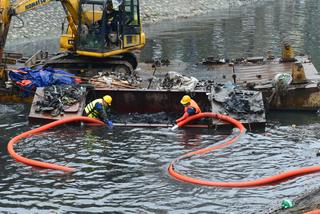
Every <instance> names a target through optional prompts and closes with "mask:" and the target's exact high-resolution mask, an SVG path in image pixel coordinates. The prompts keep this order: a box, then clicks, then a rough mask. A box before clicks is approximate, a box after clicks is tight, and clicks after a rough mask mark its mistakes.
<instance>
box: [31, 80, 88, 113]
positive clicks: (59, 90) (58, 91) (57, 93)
mask: <svg viewBox="0 0 320 214" xmlns="http://www.w3.org/2000/svg"><path fill="white" fill-rule="evenodd" d="M43 92H44V95H43V96H42V97H41V100H39V101H37V102H36V103H35V105H36V108H35V111H36V112H37V113H40V112H45V113H49V114H50V115H51V116H53V117H56V116H58V115H60V114H63V112H64V111H65V110H67V109H68V108H70V107H71V106H73V105H75V104H77V103H79V102H80V101H81V100H82V99H84V97H85V94H86V89H85V88H84V87H81V86H78V85H53V86H48V87H45V88H44V90H43ZM38 96H40V95H38Z"/></svg>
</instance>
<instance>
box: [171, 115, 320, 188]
mask: <svg viewBox="0 0 320 214" xmlns="http://www.w3.org/2000/svg"><path fill="white" fill-rule="evenodd" d="M205 117H209V118H216V119H220V120H223V121H226V122H228V123H231V124H233V125H234V126H236V127H237V128H238V129H239V130H240V133H239V135H237V136H235V137H233V138H232V139H231V140H229V141H227V142H225V143H222V144H219V145H215V146H212V147H208V148H204V149H200V150H197V151H193V152H189V153H187V154H184V155H182V156H180V157H178V158H177V159H175V160H174V161H172V162H171V164H170V166H169V168H168V171H169V174H170V175H171V176H173V177H174V178H176V179H177V180H180V181H184V182H187V183H192V184H197V185H203V186H218V187H230V188H233V187H255V186H262V185H268V184H272V183H275V182H279V181H282V180H285V179H288V178H292V177H296V176H300V175H304V174H309V173H314V172H318V171H320V166H311V167H304V168H300V169H296V170H291V171H287V172H283V173H280V174H278V175H273V176H270V177H266V178H261V179H257V180H252V181H238V182H237V181H236V182H222V181H221V182H220V181H207V180H201V179H197V178H192V177H189V176H187V175H184V174H182V173H179V172H177V171H175V170H174V164H175V163H176V162H178V161H179V160H182V159H184V158H187V157H191V156H193V155H200V154H205V153H208V152H210V151H213V150H216V149H219V148H223V147H226V146H228V145H230V144H232V143H234V142H235V141H237V140H238V139H239V138H240V136H241V135H242V134H243V133H245V128H244V126H243V125H242V124H241V123H240V122H239V121H237V120H235V119H233V118H231V117H229V116H226V115H221V114H215V113H210V112H205V113H199V114H197V115H194V116H191V117H189V118H187V119H186V120H185V121H182V122H180V123H178V124H177V125H178V126H179V127H181V126H183V125H185V124H186V123H188V122H190V121H192V120H195V119H199V118H205Z"/></svg>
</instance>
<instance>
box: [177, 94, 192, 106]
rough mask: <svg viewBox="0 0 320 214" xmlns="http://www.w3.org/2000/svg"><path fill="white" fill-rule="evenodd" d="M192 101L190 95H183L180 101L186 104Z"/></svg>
mask: <svg viewBox="0 0 320 214" xmlns="http://www.w3.org/2000/svg"><path fill="white" fill-rule="evenodd" d="M190 101H191V97H190V96H189V95H184V96H183V97H182V99H181V101H180V103H181V104H182V105H185V104H187V103H190Z"/></svg>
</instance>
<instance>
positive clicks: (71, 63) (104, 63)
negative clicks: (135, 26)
mask: <svg viewBox="0 0 320 214" xmlns="http://www.w3.org/2000/svg"><path fill="white" fill-rule="evenodd" d="M41 64H42V65H43V67H52V68H60V69H67V70H68V71H71V72H81V73H83V72H86V71H89V70H96V69H103V70H112V71H114V72H119V73H120V72H121V73H125V74H126V75H132V74H133V72H134V70H135V69H136V67H137V60H136V58H135V56H134V54H130V53H129V54H125V55H118V56H112V57H106V58H93V57H87V56H79V55H73V54H72V53H68V54H65V53H62V54H58V55H56V56H54V57H52V58H50V59H48V60H46V61H43V62H41Z"/></svg>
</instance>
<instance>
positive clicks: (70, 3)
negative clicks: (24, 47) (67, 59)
mask: <svg viewBox="0 0 320 214" xmlns="http://www.w3.org/2000/svg"><path fill="white" fill-rule="evenodd" d="M51 1H53V0H22V1H21V0H20V1H19V0H18V1H16V2H15V3H13V4H11V3H10V0H0V79H4V77H5V75H6V73H5V64H4V63H3V54H4V48H5V44H6V40H7V35H8V32H9V27H10V22H11V18H12V16H16V15H19V14H21V13H24V12H27V11H30V10H34V9H37V8H39V7H42V6H44V5H47V4H48V3H50V2H51ZM60 2H61V4H62V6H63V8H64V11H65V13H66V16H67V20H68V22H69V26H70V28H71V30H72V32H73V33H74V34H75V33H76V32H77V26H76V24H75V23H77V22H78V14H77V11H78V9H79V3H78V0H60Z"/></svg>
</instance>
